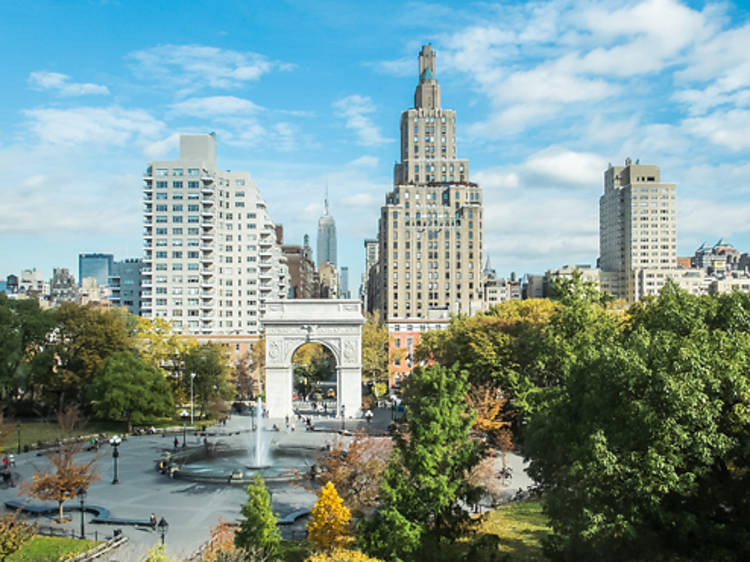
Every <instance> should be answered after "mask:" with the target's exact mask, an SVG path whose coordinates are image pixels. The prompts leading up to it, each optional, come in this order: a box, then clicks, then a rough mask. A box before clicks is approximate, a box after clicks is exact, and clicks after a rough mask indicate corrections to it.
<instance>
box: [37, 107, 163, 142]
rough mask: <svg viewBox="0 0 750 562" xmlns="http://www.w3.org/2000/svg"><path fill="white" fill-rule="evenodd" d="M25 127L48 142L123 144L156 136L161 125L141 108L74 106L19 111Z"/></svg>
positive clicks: (161, 123) (161, 127)
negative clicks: (26, 122) (22, 115)
mask: <svg viewBox="0 0 750 562" xmlns="http://www.w3.org/2000/svg"><path fill="white" fill-rule="evenodd" d="M23 113H24V115H25V116H26V117H27V118H28V119H29V122H28V126H29V129H30V130H31V131H32V132H33V133H34V134H36V136H37V137H38V138H39V140H40V141H42V142H43V143H50V144H66V145H75V144H86V143H96V144H99V145H120V146H121V145H124V144H126V143H128V142H133V141H137V142H143V141H149V140H150V139H153V138H155V137H158V136H159V135H160V134H161V132H162V130H163V129H164V127H165V125H164V123H163V122H161V121H159V120H157V119H154V118H153V117H152V116H151V115H150V114H149V113H148V112H146V111H144V110H142V109H124V108H122V107H119V106H110V107H77V108H73V109H54V108H39V109H29V110H26V111H24V112H23Z"/></svg>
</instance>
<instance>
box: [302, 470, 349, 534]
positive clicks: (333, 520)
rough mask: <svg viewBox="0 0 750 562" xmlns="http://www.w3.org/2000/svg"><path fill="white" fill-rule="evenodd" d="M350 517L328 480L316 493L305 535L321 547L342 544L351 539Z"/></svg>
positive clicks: (347, 509)
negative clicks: (316, 496) (316, 498)
mask: <svg viewBox="0 0 750 562" xmlns="http://www.w3.org/2000/svg"><path fill="white" fill-rule="evenodd" d="M351 519H352V514H351V512H350V511H349V508H347V507H346V506H345V505H344V501H343V500H342V499H341V496H339V493H338V492H337V491H336V487H335V486H334V485H333V482H328V484H326V485H325V486H323V489H322V490H321V491H320V493H319V494H318V502H317V503H316V504H315V507H313V508H312V518H311V519H310V522H309V523H308V524H307V537H308V539H310V540H311V541H312V542H313V543H315V544H317V545H318V546H321V547H323V548H333V547H337V546H343V545H344V544H346V543H347V542H349V541H350V540H351V537H350V536H349V523H350V522H351Z"/></svg>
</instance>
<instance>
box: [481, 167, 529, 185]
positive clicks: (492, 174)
mask: <svg viewBox="0 0 750 562" xmlns="http://www.w3.org/2000/svg"><path fill="white" fill-rule="evenodd" d="M474 181H476V182H477V183H479V185H480V186H481V187H482V189H485V190H487V189H504V188H509V189H515V188H517V187H518V186H519V185H520V178H519V177H518V174H517V173H516V172H508V171H504V170H502V169H487V170H480V171H478V172H475V173H474Z"/></svg>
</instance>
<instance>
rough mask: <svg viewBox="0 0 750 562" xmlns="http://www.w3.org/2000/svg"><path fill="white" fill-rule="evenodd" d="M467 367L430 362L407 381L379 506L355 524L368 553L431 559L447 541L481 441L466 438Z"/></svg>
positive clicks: (462, 516) (471, 491)
mask: <svg viewBox="0 0 750 562" xmlns="http://www.w3.org/2000/svg"><path fill="white" fill-rule="evenodd" d="M467 390H468V373H466V372H465V371H458V370H456V369H455V368H446V367H442V366H433V367H429V368H426V369H418V370H417V371H416V372H415V373H414V374H412V375H411V376H409V377H408V378H407V379H406V383H405V387H404V404H405V418H406V423H405V425H404V427H402V428H401V429H400V431H398V432H397V433H396V436H395V447H394V450H393V454H392V456H391V460H390V462H389V464H388V466H387V468H386V470H385V472H384V474H383V480H382V483H381V490H380V507H379V508H378V510H377V511H376V512H375V514H374V515H373V516H372V517H370V518H369V519H367V520H363V521H361V522H360V525H359V527H358V530H359V531H360V540H361V541H362V545H363V548H364V550H365V551H366V552H368V553H369V554H371V555H373V556H378V557H380V558H385V559H387V560H426V559H435V558H434V557H435V556H436V553H437V550H436V549H437V545H438V544H439V543H440V541H441V540H443V539H445V540H453V539H455V538H456V537H457V535H458V533H460V529H461V523H462V522H465V521H466V520H467V518H468V514H467V513H466V512H465V510H464V509H463V508H462V503H463V504H464V505H465V504H466V503H469V504H471V503H473V502H474V500H475V499H476V497H477V490H476V488H474V487H473V486H471V485H470V484H469V482H468V480H467V475H468V473H469V471H470V470H471V469H472V468H473V467H474V466H475V465H476V464H477V463H478V462H479V458H480V445H479V444H478V443H477V442H475V441H473V440H471V439H470V438H469V431H470V429H471V427H472V425H473V423H474V414H473V413H472V412H470V411H469V410H468V406H467V403H466V399H465V398H466V393H467Z"/></svg>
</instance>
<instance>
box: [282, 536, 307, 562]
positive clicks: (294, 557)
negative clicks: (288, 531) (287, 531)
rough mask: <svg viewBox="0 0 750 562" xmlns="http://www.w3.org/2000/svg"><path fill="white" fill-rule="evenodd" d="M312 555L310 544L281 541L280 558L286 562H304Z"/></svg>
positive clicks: (303, 541)
mask: <svg viewBox="0 0 750 562" xmlns="http://www.w3.org/2000/svg"><path fill="white" fill-rule="evenodd" d="M310 554H311V549H310V543H308V542H307V541H305V540H302V541H281V547H280V557H281V560H284V562H303V560H304V559H305V558H307V557H308V556H309V555H310Z"/></svg>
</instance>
